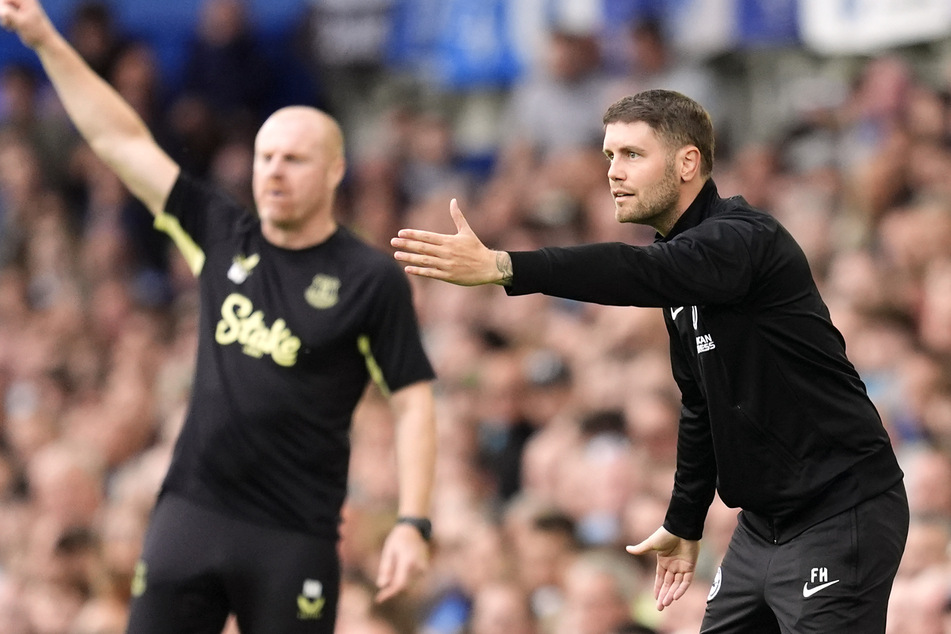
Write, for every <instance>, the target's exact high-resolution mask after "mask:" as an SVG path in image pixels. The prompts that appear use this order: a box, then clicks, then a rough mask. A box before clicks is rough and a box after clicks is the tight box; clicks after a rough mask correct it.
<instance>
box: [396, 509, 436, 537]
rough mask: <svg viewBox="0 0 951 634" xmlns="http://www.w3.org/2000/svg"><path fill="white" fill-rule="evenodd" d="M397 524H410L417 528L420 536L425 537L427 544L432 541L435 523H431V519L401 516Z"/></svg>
mask: <svg viewBox="0 0 951 634" xmlns="http://www.w3.org/2000/svg"><path fill="white" fill-rule="evenodd" d="M396 523H397V524H409V525H410V526H413V527H415V528H416V530H418V531H419V534H420V535H422V536H423V539H425V540H426V541H427V542H428V541H429V540H430V539H432V536H433V523H432V522H430V521H429V518H426V517H410V516H409V515H400V516H399V517H397V518H396Z"/></svg>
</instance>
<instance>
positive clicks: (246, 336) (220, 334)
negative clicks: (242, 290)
mask: <svg viewBox="0 0 951 634" xmlns="http://www.w3.org/2000/svg"><path fill="white" fill-rule="evenodd" d="M215 341H217V342H218V343H220V344H221V345H223V346H227V345H231V344H233V343H238V344H241V345H242V346H244V348H243V352H244V353H245V354H246V355H248V356H251V357H255V358H256V359H260V358H261V357H262V356H264V355H266V354H269V355H271V358H272V359H274V362H275V363H277V364H278V365H282V366H285V367H291V366H292V365H294V364H295V363H297V352H298V351H299V350H300V347H301V342H300V339H299V338H297V337H295V336H294V334H293V333H292V332H291V331H290V329H289V328H288V327H287V323H286V322H285V321H284V320H283V319H277V320H275V321H274V323H273V324H271V325H270V326H268V325H267V324H266V323H265V321H264V312H263V311H260V310H254V304H253V303H252V302H251V300H250V299H248V298H247V297H245V296H244V295H241V294H239V293H232V294H231V295H228V297H226V298H225V301H224V303H223V304H222V305H221V321H219V322H218V327H217V328H216V329H215Z"/></svg>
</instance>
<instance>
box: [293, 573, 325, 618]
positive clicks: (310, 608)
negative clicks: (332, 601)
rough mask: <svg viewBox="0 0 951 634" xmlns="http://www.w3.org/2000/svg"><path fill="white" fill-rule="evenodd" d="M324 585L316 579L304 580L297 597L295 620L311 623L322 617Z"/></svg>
mask: <svg viewBox="0 0 951 634" xmlns="http://www.w3.org/2000/svg"><path fill="white" fill-rule="evenodd" d="M326 602H327V599H325V598H324V584H322V583H320V582H319V581H317V580H316V579H305V580H304V587H303V588H302V589H301V593H300V594H299V595H297V618H298V619H300V620H302V621H312V620H314V619H319V618H320V617H321V616H323V611H324V604H325V603H326Z"/></svg>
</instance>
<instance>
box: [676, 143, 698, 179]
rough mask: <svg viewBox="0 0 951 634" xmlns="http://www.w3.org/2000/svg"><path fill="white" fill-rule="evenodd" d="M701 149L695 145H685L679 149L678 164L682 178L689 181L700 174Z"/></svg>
mask: <svg viewBox="0 0 951 634" xmlns="http://www.w3.org/2000/svg"><path fill="white" fill-rule="evenodd" d="M700 161H701V159H700V150H699V149H697V146H695V145H685V146H683V147H682V148H680V150H678V151H677V166H678V167H679V169H680V173H679V176H680V180H681V181H683V182H685V183H689V182H690V181H692V180H693V179H695V178H697V177H698V176H699V175H700Z"/></svg>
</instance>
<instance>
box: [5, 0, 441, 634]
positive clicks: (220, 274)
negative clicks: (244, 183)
mask: <svg viewBox="0 0 951 634" xmlns="http://www.w3.org/2000/svg"><path fill="white" fill-rule="evenodd" d="M0 24H2V25H3V26H4V28H6V29H8V30H11V31H14V32H16V33H17V34H18V35H19V37H20V39H21V40H22V41H23V43H24V44H25V45H27V46H28V47H30V48H32V49H33V50H34V51H35V52H36V53H37V55H38V56H39V58H40V61H41V62H42V64H43V67H44V69H45V70H46V73H47V75H48V76H49V78H50V80H51V82H52V84H53V86H54V88H55V89H56V91H57V93H58V95H59V97H60V99H61V100H62V102H63V105H64V106H65V108H66V111H67V112H68V113H69V116H70V117H71V119H72V120H73V122H74V124H75V125H76V127H77V128H78V129H79V131H80V132H81V134H82V135H83V136H84V138H85V139H86V140H87V141H88V142H89V144H90V146H91V147H92V149H93V150H94V151H95V152H96V154H97V155H98V156H99V157H100V158H101V159H102V160H103V161H105V162H106V163H107V164H108V165H109V166H110V167H111V168H112V169H113V170H114V171H115V172H116V174H117V175H118V176H119V177H120V178H121V180H122V181H123V182H124V183H125V185H126V186H127V187H128V188H129V190H130V191H131V192H132V194H134V195H135V196H136V197H137V198H138V199H139V200H141V201H142V203H143V204H144V205H145V206H146V207H147V208H148V209H149V210H150V211H151V212H152V214H153V215H154V216H155V225H156V227H157V228H158V229H160V230H163V231H165V232H166V233H168V234H169V235H170V236H171V237H172V238H173V239H174V241H175V243H176V244H177V245H178V246H179V248H180V249H181V250H182V252H183V254H184V255H185V258H186V260H187V261H188V263H189V265H190V267H191V269H192V271H193V273H194V274H195V275H196V276H197V277H198V279H199V288H200V294H201V314H200V329H201V330H200V336H199V342H198V357H197V366H196V371H195V377H194V389H193V393H192V395H191V400H190V403H189V412H188V415H187V419H186V421H185V424H184V427H183V429H182V432H181V434H180V436H179V438H178V441H177V444H176V448H175V453H174V457H173V459H172V462H171V465H170V467H169V470H168V473H167V475H166V477H165V480H164V483H163V486H162V490H161V492H160V494H159V497H158V500H157V502H156V508H155V511H154V512H153V516H152V520H151V524H150V527H149V531H148V534H147V536H146V539H145V544H144V549H143V554H142V559H141V561H140V562H139V563H138V565H137V567H136V571H135V579H134V581H133V587H132V591H133V597H134V599H133V603H132V608H131V617H130V623H129V628H128V631H129V632H132V633H135V634H140V633H148V632H155V633H162V634H166V633H168V632H176V633H180V634H189V633H194V634H199V633H208V634H212V633H213V634H219V633H220V632H221V630H222V626H223V625H224V623H225V620H226V618H227V616H228V614H229V613H233V614H235V615H236V616H237V620H238V625H239V627H240V629H241V632H242V634H255V633H260V632H282V633H285V634H286V633H291V632H309V633H323V634H331V633H332V632H333V630H334V620H335V615H336V602H337V594H338V587H339V562H338V558H337V551H336V542H337V539H338V533H337V525H338V522H339V518H340V509H341V506H342V504H343V501H344V496H345V493H346V485H347V465H348V462H349V441H348V437H349V428H350V422H351V417H352V414H353V410H354V408H355V407H356V404H357V402H358V400H359V399H360V397H361V395H362V394H363V392H364V390H365V388H366V386H367V384H368V382H369V380H370V379H371V378H372V379H373V380H374V381H376V382H377V383H378V385H379V386H380V389H381V390H382V391H383V393H384V394H386V395H387V396H388V397H389V400H390V404H391V408H392V410H393V414H394V419H395V421H396V425H397V438H396V452H397V460H398V472H399V478H400V486H399V501H398V509H396V511H397V514H398V518H397V520H396V523H395V525H394V527H393V529H392V530H391V532H390V533H389V535H388V537H387V539H386V541H385V543H384V546H383V553H382V556H381V563H380V569H379V576H378V579H377V583H378V586H379V593H378V595H377V598H378V600H380V601H385V600H386V599H388V598H390V597H392V596H393V595H395V594H397V593H399V592H400V591H401V590H403V589H404V588H405V587H406V586H407V585H408V584H409V583H410V582H411V580H412V579H413V577H414V576H415V575H416V574H418V573H419V572H421V571H422V570H424V569H425V568H426V566H427V564H428V557H429V549H428V543H427V542H428V539H429V534H430V530H431V526H430V524H429V520H428V517H427V516H428V511H429V503H430V495H431V488H432V479H433V465H434V462H435V422H434V407H433V391H432V381H433V379H434V374H433V370H432V367H431V365H430V363H429V360H428V359H427V357H426V354H425V352H424V350H423V347H422V344H421V342H420V336H419V328H418V325H417V321H416V316H415V314H414V312H413V306H412V301H411V297H410V288H409V284H408V282H407V280H406V277H405V275H404V273H403V272H402V271H401V270H400V269H399V267H398V266H396V265H395V263H393V262H392V260H391V259H390V258H389V257H388V256H387V255H385V254H383V253H381V252H378V251H376V250H374V249H372V248H371V247H369V246H368V245H366V244H364V243H363V242H361V241H360V240H359V239H358V238H357V237H356V236H355V235H353V234H352V233H351V232H349V231H348V230H347V229H346V228H344V227H341V226H339V225H338V224H337V222H336V221H335V219H334V217H333V213H332V210H333V205H334V196H335V193H336V190H337V186H338V185H339V184H340V181H341V179H342V178H343V175H344V171H345V159H344V153H343V145H344V143H343V138H342V134H341V131H340V128H339V126H338V125H337V123H336V122H335V121H334V120H333V119H332V118H331V117H329V116H328V115H326V114H325V113H323V112H320V111H318V110H316V109H313V108H309V107H303V106H295V107H289V108H284V109H281V110H279V111H277V112H275V113H274V114H273V115H272V116H271V117H270V118H269V119H268V120H267V121H266V122H265V123H264V125H262V127H261V129H260V130H259V132H258V134H257V137H256V139H255V148H254V174H253V192H254V201H255V206H256V208H257V209H256V211H257V213H256V214H255V213H252V212H250V211H249V210H245V209H242V208H241V207H240V206H239V205H238V204H236V203H235V202H233V201H232V200H231V199H229V198H228V197H227V196H226V195H225V194H223V193H222V192H220V191H217V190H216V189H214V188H212V187H210V186H208V185H207V184H205V183H202V182H199V181H197V180H196V179H194V178H192V177H191V176H189V175H188V174H185V173H182V171H181V169H180V167H179V166H178V165H177V164H176V163H175V162H174V161H173V160H172V159H171V158H170V157H169V156H168V154H166V153H165V152H164V151H163V150H162V149H161V148H160V147H159V146H158V145H157V144H156V142H155V141H154V139H153V137H152V135H151V133H150V132H149V130H148V129H147V128H146V126H145V124H144V122H143V121H142V120H141V119H140V118H139V116H138V115H137V114H136V113H135V111H134V110H133V109H132V108H131V107H130V106H129V104H127V103H126V102H125V101H123V100H122V98H121V97H120V96H119V95H118V94H117V93H116V92H115V91H114V90H113V89H112V88H111V87H110V86H109V85H108V84H107V83H105V82H104V81H103V80H102V79H100V78H99V77H98V76H97V75H96V74H95V73H94V72H93V71H92V70H91V69H90V68H89V67H88V66H87V65H86V63H85V62H84V61H83V60H82V59H81V57H80V56H79V55H78V54H77V52H76V51H75V50H74V49H73V48H72V47H71V46H70V45H69V44H68V43H67V42H66V41H65V39H64V38H63V37H62V36H61V35H60V34H59V33H58V32H57V31H56V29H55V28H54V27H53V26H52V24H51V23H50V21H49V19H48V17H47V15H46V13H45V12H44V10H43V8H42V6H40V4H39V3H38V2H37V1H36V0H0Z"/></svg>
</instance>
